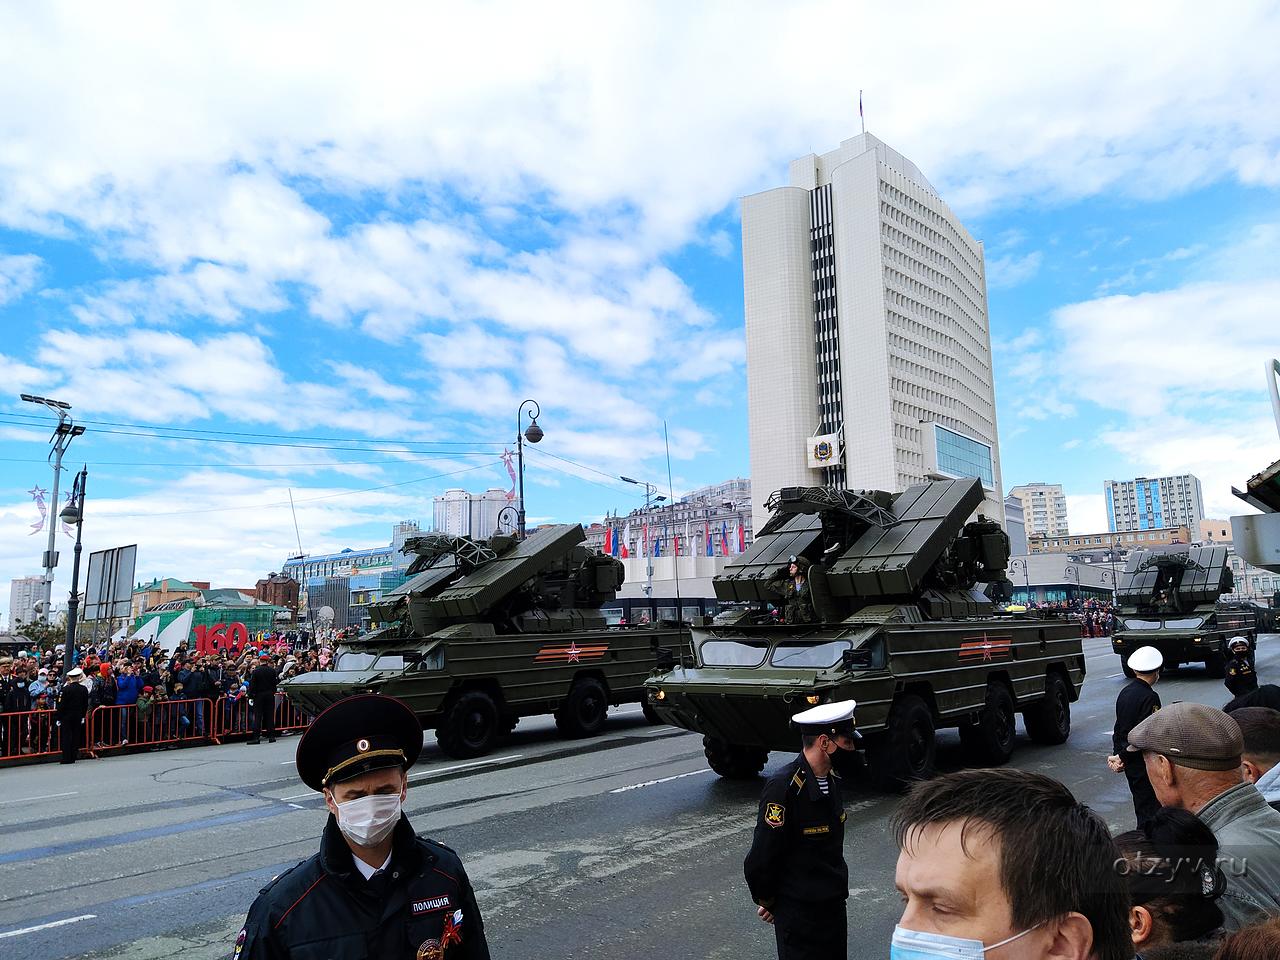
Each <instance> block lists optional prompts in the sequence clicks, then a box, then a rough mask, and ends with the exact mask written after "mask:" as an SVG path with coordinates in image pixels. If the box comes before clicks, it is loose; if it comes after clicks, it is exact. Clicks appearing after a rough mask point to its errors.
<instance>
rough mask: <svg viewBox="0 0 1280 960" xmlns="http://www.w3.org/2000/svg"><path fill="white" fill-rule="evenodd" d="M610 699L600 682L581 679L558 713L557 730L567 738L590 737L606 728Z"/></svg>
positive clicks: (575, 683)
mask: <svg viewBox="0 0 1280 960" xmlns="http://www.w3.org/2000/svg"><path fill="white" fill-rule="evenodd" d="M608 713H609V698H608V696H607V695H606V694H605V692H604V687H603V686H601V685H600V681H599V680H595V679H593V678H591V677H580V678H579V679H577V680H575V681H574V682H573V686H572V687H570V688H569V695H568V696H567V697H565V698H564V703H562V704H560V709H559V710H557V711H556V729H557V730H559V731H560V732H561V733H562V734H563V735H564V736H566V737H590V736H594V735H595V734H597V733H599V732H600V730H601V728H603V727H604V721H605V717H606V716H607V715H608Z"/></svg>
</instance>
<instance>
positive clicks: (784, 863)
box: [743, 700, 859, 960]
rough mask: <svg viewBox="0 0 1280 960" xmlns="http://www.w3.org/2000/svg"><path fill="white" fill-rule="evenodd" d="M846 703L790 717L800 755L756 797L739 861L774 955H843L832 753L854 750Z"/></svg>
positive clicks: (840, 819)
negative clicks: (770, 932)
mask: <svg viewBox="0 0 1280 960" xmlns="http://www.w3.org/2000/svg"><path fill="white" fill-rule="evenodd" d="M856 706H857V704H856V703H855V702H854V701H853V700H844V701H840V702H837V703H826V704H822V705H820V706H817V707H813V708H812V709H810V710H804V711H802V712H800V713H797V714H796V715H795V716H794V717H792V718H791V724H792V726H793V727H794V728H795V729H796V730H797V731H798V732H799V734H800V743H801V748H802V749H801V753H800V755H799V756H798V757H796V758H795V760H793V761H792V762H791V763H789V764H787V765H786V766H785V767H783V768H782V769H781V770H780V771H779V772H778V773H776V774H774V776H772V777H770V778H769V780H768V781H767V782H766V783H765V786H764V791H763V793H762V794H761V795H760V808H759V811H758V814H757V817H756V829H755V836H754V837H753V839H752V841H751V850H750V852H749V853H748V854H747V859H746V862H745V864H744V865H743V869H744V872H745V874H746V878H747V887H748V889H749V890H750V891H751V899H752V900H753V901H754V902H755V903H756V905H757V910H756V913H757V915H758V916H759V917H760V919H761V920H764V921H765V922H766V923H771V924H773V929H774V937H775V939H776V940H777V945H778V957H779V960H845V958H846V957H847V955H848V944H847V934H846V917H845V901H846V900H847V899H848V897H849V868H848V865H847V864H846V863H845V860H844V821H845V812H844V804H843V801H842V799H841V794H840V775H839V774H838V773H836V771H835V768H834V766H833V762H832V760H833V757H834V756H835V754H836V753H838V752H839V751H841V750H854V749H855V748H856V744H857V740H858V739H859V736H858V733H857V732H856V730H855V724H854V719H853V717H854V710H855V707H856Z"/></svg>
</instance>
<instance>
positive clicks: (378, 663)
mask: <svg viewBox="0 0 1280 960" xmlns="http://www.w3.org/2000/svg"><path fill="white" fill-rule="evenodd" d="M369 666H370V669H372V670H387V671H391V670H403V669H404V654H402V653H383V654H379V656H378V659H376V660H374V661H373V663H372V664H370V665H369Z"/></svg>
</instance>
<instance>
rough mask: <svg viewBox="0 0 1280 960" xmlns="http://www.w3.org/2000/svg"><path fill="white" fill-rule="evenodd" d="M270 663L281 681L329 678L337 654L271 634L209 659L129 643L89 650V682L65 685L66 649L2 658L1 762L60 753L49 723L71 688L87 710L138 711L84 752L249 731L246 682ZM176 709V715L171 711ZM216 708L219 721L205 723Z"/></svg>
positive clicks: (84, 662)
mask: <svg viewBox="0 0 1280 960" xmlns="http://www.w3.org/2000/svg"><path fill="white" fill-rule="evenodd" d="M263 658H266V659H265V661H264V659H263ZM263 662H266V663H268V664H270V665H271V666H272V668H273V669H274V670H275V671H276V673H277V675H278V677H279V679H281V680H284V679H288V678H289V677H291V676H295V675H297V674H301V673H307V672H311V671H318V670H330V669H332V668H333V651H332V649H331V648H330V647H328V646H322V645H320V644H317V643H312V642H311V640H310V638H309V637H307V636H306V635H305V634H294V633H287V634H286V633H280V634H273V633H268V634H266V635H264V636H263V637H262V639H260V640H257V641H256V642H250V643H248V644H244V645H240V644H235V645H230V646H226V647H222V648H220V649H218V650H216V651H213V652H204V653H202V652H198V651H195V650H192V649H191V648H189V647H188V646H187V644H186V643H181V644H179V645H178V647H177V648H176V649H175V650H173V651H171V652H170V651H165V650H161V649H159V648H157V647H155V646H153V645H151V644H150V643H148V642H145V641H137V640H129V639H126V640H120V641H115V642H110V643H104V644H102V645H99V646H97V647H92V646H91V647H89V648H88V649H86V650H84V651H82V656H81V657H80V660H79V663H78V666H79V667H80V668H81V670H82V671H83V675H82V676H76V677H72V678H69V677H68V676H67V675H68V673H70V671H71V669H72V667H71V666H70V665H68V664H67V663H66V660H65V657H64V656H63V646H62V644H58V645H56V646H54V647H51V648H50V649H48V650H44V651H38V650H33V651H20V652H19V653H18V654H17V656H14V657H8V656H5V657H0V757H7V756H17V755H21V754H31V753H46V752H50V751H52V750H56V749H57V742H56V741H57V736H58V734H57V731H58V725H57V723H56V722H53V721H52V719H51V718H52V717H53V716H56V715H57V712H58V706H59V702H60V700H62V699H63V692H64V690H65V689H66V686H67V684H69V683H79V684H81V685H82V686H83V687H84V688H85V689H86V690H87V693H88V709H89V711H93V710H94V708H96V707H133V708H134V709H131V710H115V711H110V713H111V715H112V719H111V722H101V721H100V722H97V723H95V724H94V725H93V727H92V729H93V731H94V733H93V736H94V738H95V742H94V743H86V744H84V745H85V746H90V747H95V748H104V747H122V746H127V745H129V744H130V743H131V742H132V743H134V744H137V743H138V742H139V741H141V742H144V743H153V742H157V741H174V740H181V739H185V738H188V737H205V736H208V735H210V734H211V733H212V731H213V730H214V729H217V730H219V731H223V732H230V733H240V732H245V731H247V730H248V726H247V723H248V716H249V711H248V709H247V708H248V702H247V701H248V697H249V675H250V673H251V672H252V670H253V669H254V668H255V667H257V666H259V665H260V664H262V663H263ZM175 701H176V702H178V703H177V704H175V706H174V707H167V706H165V704H167V703H171V702H175ZM205 701H209V703H206V702H205ZM210 705H211V706H212V710H213V714H212V715H206V713H207V709H206V708H207V707H209V706H210ZM32 711H36V712H39V713H44V712H46V711H47V712H49V714H50V718H49V719H46V718H43V717H39V716H33V715H32V714H31V712H32ZM17 714H22V715H25V716H23V717H18V716H14V715H17Z"/></svg>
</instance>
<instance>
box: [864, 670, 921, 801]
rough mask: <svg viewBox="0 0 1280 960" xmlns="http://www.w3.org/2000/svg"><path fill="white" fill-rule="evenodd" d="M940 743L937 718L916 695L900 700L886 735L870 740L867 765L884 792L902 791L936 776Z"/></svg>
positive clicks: (875, 781) (891, 709)
mask: <svg viewBox="0 0 1280 960" xmlns="http://www.w3.org/2000/svg"><path fill="white" fill-rule="evenodd" d="M937 749H938V745H937V741H936V740H935V739H934V735H933V714H931V713H930V712H929V708H928V706H926V705H925V702H924V701H923V700H921V699H920V698H919V697H917V696H916V695H915V694H911V693H909V694H906V695H904V696H901V697H898V698H897V699H896V700H895V701H894V702H893V706H892V707H891V708H890V709H889V720H888V724H887V726H886V729H885V731H884V733H881V734H877V735H876V736H874V737H872V738H869V742H868V744H867V764H868V766H869V767H870V769H871V779H872V781H873V782H874V783H875V785H876V786H877V787H879V788H880V789H881V790H891V791H895V792H896V791H900V790H903V789H905V788H906V787H907V785H908V784H910V783H911V782H912V781H915V780H928V779H929V778H930V777H932V776H933V772H934V760H935V758H936V754H937Z"/></svg>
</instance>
